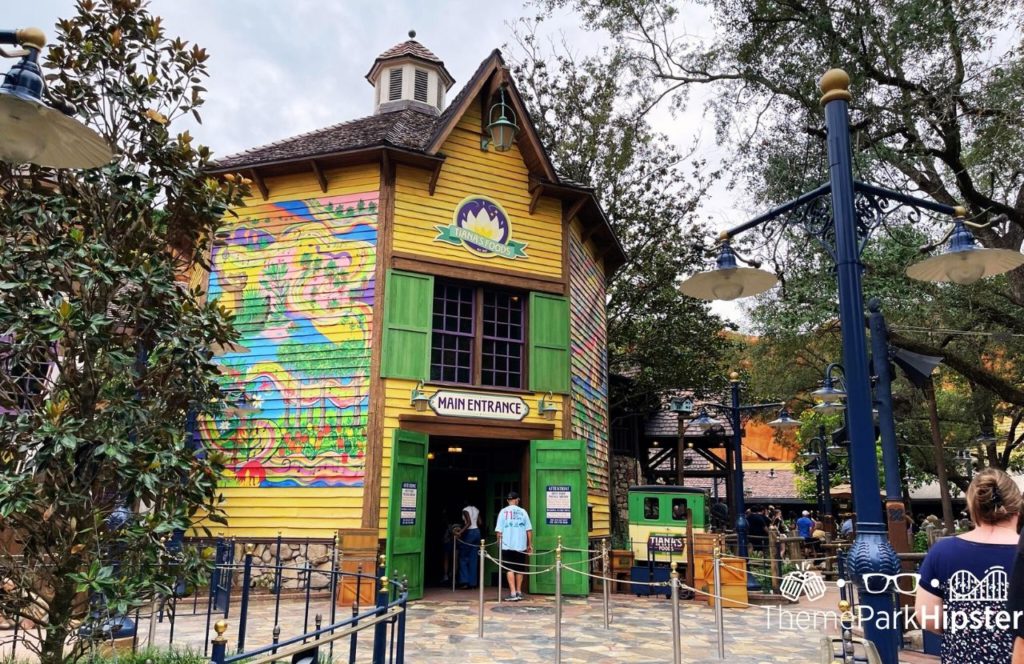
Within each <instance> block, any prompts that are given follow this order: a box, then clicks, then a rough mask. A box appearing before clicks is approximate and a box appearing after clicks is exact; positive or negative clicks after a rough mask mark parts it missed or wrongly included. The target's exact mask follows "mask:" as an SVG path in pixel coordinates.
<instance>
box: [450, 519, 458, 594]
mask: <svg viewBox="0 0 1024 664" xmlns="http://www.w3.org/2000/svg"><path fill="white" fill-rule="evenodd" d="M448 527H449V528H451V526H448ZM458 573H459V536H458V535H456V534H455V533H452V592H455V577H456V576H457V575H458Z"/></svg>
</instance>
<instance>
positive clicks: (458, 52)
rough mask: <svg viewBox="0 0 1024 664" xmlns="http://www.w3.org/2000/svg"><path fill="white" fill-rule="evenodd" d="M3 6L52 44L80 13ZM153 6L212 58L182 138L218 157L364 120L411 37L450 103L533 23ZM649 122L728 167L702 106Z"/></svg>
mask: <svg viewBox="0 0 1024 664" xmlns="http://www.w3.org/2000/svg"><path fill="white" fill-rule="evenodd" d="M4 4H5V5H7V6H5V7H4V10H3V12H2V16H3V25H0V28H4V29H7V28H22V27H29V26H36V27H40V28H42V29H43V30H44V31H45V32H46V33H47V37H48V38H51V39H52V38H53V34H54V29H53V25H54V23H55V22H56V20H57V19H58V18H59V17H67V16H71V15H73V14H74V13H75V12H74V2H73V0H32V1H30V2H13V1H8V2H4ZM150 7H151V10H152V11H153V13H155V14H157V15H160V16H163V17H164V19H165V23H164V25H165V27H166V29H167V34H168V35H171V36H180V37H182V38H183V39H185V40H187V41H190V42H194V43H198V44H199V45H200V46H203V47H205V48H206V49H207V51H208V52H209V53H210V60H209V63H208V64H209V71H210V78H209V80H208V81H207V82H206V83H205V86H206V87H207V88H208V92H207V93H206V103H205V104H204V106H203V108H202V109H201V111H200V113H201V114H202V117H203V124H202V125H200V126H196V127H190V128H189V129H190V131H191V132H192V134H193V135H194V136H195V137H196V138H197V139H198V140H199V141H200V142H202V143H204V144H206V145H208V146H210V148H211V149H212V150H213V151H214V153H215V154H216V155H219V156H226V155H229V154H232V153H234V152H238V151H241V150H244V149H246V148H249V147H254V146H256V145H262V144H264V143H268V142H271V141H274V140H277V139H280V138H285V137H288V136H293V135H295V134H299V133H302V132H305V131H310V130H313V129H317V128H319V127H323V126H326V125H330V124H334V123H337V122H342V121H345V120H350V119H353V118H358V117H362V116H365V115H369V114H370V113H372V112H373V96H372V91H373V89H372V88H371V87H370V84H369V83H368V82H367V81H366V79H365V78H364V77H365V75H366V72H367V71H369V69H370V66H371V65H372V64H373V60H374V58H375V57H376V56H377V55H378V54H379V53H381V52H382V51H384V50H385V49H387V48H389V47H391V46H393V45H394V44H397V43H399V42H402V41H404V40H405V39H407V38H408V37H407V33H408V31H409V30H410V29H414V30H416V39H417V41H419V42H421V43H422V44H423V45H424V46H426V47H427V48H429V49H431V50H432V51H433V52H434V53H436V54H437V55H438V57H440V58H441V59H442V60H444V62H445V66H446V67H447V68H448V70H449V71H450V72H451V74H452V76H454V77H455V81H456V82H455V86H454V87H453V88H452V90H451V91H450V93H449V99H451V98H452V97H453V96H454V95H455V93H456V92H457V91H458V90H459V89H461V87H462V85H463V84H465V82H466V81H467V79H468V78H469V77H470V75H471V74H472V73H473V72H474V71H475V70H476V68H477V66H478V65H479V64H480V62H481V61H482V60H483V59H484V58H485V57H487V55H488V54H489V53H490V52H491V50H492V49H494V48H496V47H502V46H503V45H504V44H506V43H507V42H508V41H509V26H510V24H512V23H514V22H515V21H516V20H517V19H518V18H519V17H521V16H532V15H533V14H535V12H534V11H530V10H529V8H524V6H523V5H522V4H521V3H520V2H519V1H518V0H510V1H509V2H505V3H486V4H485V3H481V2H478V1H471V0H433V1H430V2H425V1H423V0H400V1H398V0H384V1H381V0H376V1H368V0H287V1H282V0H152V1H151V3H150ZM685 20H686V28H687V32H688V33H689V34H701V33H706V31H708V30H710V29H711V28H710V26H709V23H708V21H707V20H706V17H705V16H702V15H700V14H693V15H690V16H687V17H686V19H685ZM546 25H547V28H548V29H550V30H552V31H555V30H560V31H563V32H564V33H565V34H566V35H567V37H568V39H569V41H570V43H573V44H579V46H578V48H579V51H580V52H581V53H586V52H588V51H589V50H590V49H591V48H592V47H593V46H594V45H595V41H594V39H595V37H594V35H593V34H591V33H586V35H585V36H584V33H582V32H581V31H580V30H579V28H578V27H577V26H576V25H575V17H574V16H573V15H572V14H570V13H564V14H562V15H559V16H556V17H555V18H554V21H553V22H550V23H548V24H546ZM581 37H582V38H581ZM653 118H654V123H655V125H656V127H657V129H659V130H660V131H662V132H664V133H665V134H667V135H668V136H669V137H670V138H671V139H672V140H673V141H675V142H676V143H678V144H679V145H680V146H683V147H686V146H689V145H690V144H692V142H693V141H694V140H695V139H697V140H699V142H700V154H701V155H702V156H704V157H706V158H708V160H709V161H710V162H711V163H712V165H714V164H717V163H718V162H719V161H721V160H722V159H724V158H726V154H725V153H724V151H723V150H721V149H720V148H718V146H717V145H715V142H714V134H713V130H712V127H711V123H710V122H708V121H707V120H705V118H704V117H703V109H702V104H701V103H700V100H699V99H696V100H694V103H692V104H691V108H690V109H689V110H688V111H687V112H686V113H685V114H682V115H677V116H676V117H672V116H671V115H670V114H669V113H668V112H667V110H666V111H663V112H659V113H656V114H655V115H654V116H653ZM750 211H751V210H749V209H745V208H740V207H738V206H737V201H736V197H735V195H734V194H729V193H727V192H725V191H724V190H723V189H720V190H717V191H715V192H713V195H712V196H711V197H710V198H709V199H708V200H707V201H706V203H705V205H704V207H703V209H702V210H701V215H702V216H704V217H706V218H707V219H709V220H711V223H712V224H713V225H715V226H716V227H724V226H728V225H732V224H735V223H738V222H740V221H743V220H744V219H745V218H746V217H747V216H748V214H749V213H750ZM714 309H715V310H716V311H718V312H719V313H722V314H723V315H725V316H727V317H729V318H731V319H734V320H737V321H740V320H741V319H742V318H743V316H742V313H741V312H740V310H739V308H738V307H737V306H736V305H735V304H730V303H716V304H715V305H714Z"/></svg>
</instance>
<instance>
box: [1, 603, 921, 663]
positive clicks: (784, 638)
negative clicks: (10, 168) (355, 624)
mask: <svg viewBox="0 0 1024 664" xmlns="http://www.w3.org/2000/svg"><path fill="white" fill-rule="evenodd" d="M477 597H478V595H477V594H476V593H474V592H472V591H460V592H456V593H452V592H451V591H434V592H431V593H428V595H427V597H426V598H425V599H423V600H420V601H417V602H413V603H412V604H411V605H410V607H409V614H408V622H407V629H408V631H407V639H406V643H407V646H406V661H407V662H409V664H420V663H433V662H437V663H440V662H452V661H457V662H464V663H467V664H471V663H475V662H516V663H520V662H521V663H535V662H536V663H541V662H543V663H545V664H549V663H550V662H554V660H555V637H554V632H555V624H554V616H555V606H554V598H552V597H546V596H545V597H541V596H528V597H527V599H526V600H525V601H523V602H518V603H508V602H502V603H500V604H499V603H497V602H496V601H494V592H493V591H490V590H489V591H488V596H487V601H486V603H485V607H484V638H483V639H481V638H479V637H478V636H477V629H478V610H479V604H478V602H477ZM832 599H833V598H831V597H830V598H827V599H823V600H822V601H821V602H816V603H815V605H814V606H806V607H804V606H792V607H789V609H790V610H792V611H799V610H800V609H806V610H807V612H808V613H807V614H806V615H809V616H811V617H812V619H813V616H816V615H818V616H820V614H819V613H817V611H821V610H828V609H829V608H831V607H833V606H835V602H834V601H832ZM329 607H330V604H329V602H328V600H327V598H326V597H324V598H321V599H319V600H317V601H315V602H314V604H313V606H312V607H311V610H310V613H309V618H308V619H309V625H310V629H312V625H313V621H314V617H315V615H316V613H317V612H322V613H323V615H324V622H325V623H326V622H327V619H328V617H329V610H330V608H329ZM186 608H187V609H189V610H190V609H191V604H188V605H187V606H186V605H183V606H182V607H181V610H180V613H179V618H178V620H177V621H176V624H175V628H174V630H175V631H174V639H173V645H174V647H175V648H186V647H187V648H190V649H194V650H197V651H199V652H202V651H203V647H204V645H205V643H206V642H207V640H208V639H209V638H210V637H211V636H212V634H211V633H210V632H208V631H207V625H206V615H205V613H204V614H202V615H197V616H190V615H189V616H186V615H182V614H184V613H185V612H186ZM344 611H347V610H342V609H339V610H338V614H337V619H338V620H340V619H342V617H343V615H345V613H344ZM602 611H603V605H602V599H601V595H600V593H595V594H593V595H591V596H590V597H589V598H572V599H566V600H565V603H564V609H563V621H562V661H563V662H566V664H568V663H570V662H585V663H586V664H606V663H613V662H635V663H637V664H640V663H648V662H649V663H659V664H664V663H665V662H671V661H672V641H671V615H672V608H671V604H670V602H669V601H668V600H666V599H663V598H646V597H642V598H637V597H634V596H632V595H613V596H612V603H611V613H612V625H611V629H610V630H608V631H606V630H605V629H604V624H603V617H602V615H603V614H602ZM772 611H774V613H769V611H768V610H767V608H766V607H751V608H747V609H725V610H724V614H725V625H726V639H725V650H726V660H725V661H727V662H729V664H761V663H768V664H790V663H792V664H813V663H815V662H818V661H820V655H819V647H820V646H819V638H820V636H821V635H822V634H823V633H824V631H825V630H827V629H828V625H827V623H825V622H824V621H823V622H822V623H821V624H818V625H813V624H812V625H810V626H808V625H807V624H802V625H797V624H795V623H794V622H792V620H791V619H790V621H787V620H786V619H785V617H783V616H780V614H779V612H778V611H779V610H778V609H777V608H775V607H773V608H772ZM237 612H238V607H237V605H233V606H232V607H231V611H230V612H229V615H228V619H227V622H228V625H229V627H228V632H227V637H228V644H229V653H230V652H233V651H234V649H235V646H236V645H237V638H238V635H237V629H238V622H237ZM274 613H275V606H274V604H273V603H272V602H254V603H253V605H252V606H251V607H250V620H249V627H248V634H247V637H246V650H252V649H253V648H256V647H258V646H260V645H264V644H267V643H270V641H271V631H272V628H273V624H274ZM218 617H219V616H215V617H214V620H216V619H217V618H218ZM305 619H306V616H305V611H304V603H303V602H302V601H301V600H291V601H288V602H287V603H283V604H282V605H281V607H280V616H279V619H278V622H279V624H280V625H281V631H282V637H283V638H287V637H288V636H289V635H293V634H296V633H301V631H302V627H303V622H304V620H305ZM140 622H141V624H140V626H139V627H140V629H139V639H140V642H141V643H144V642H145V641H146V638H147V635H148V621H147V620H146V619H145V618H143V619H142V620H141V621H140ZM787 622H788V624H787ZM681 628H682V648H683V657H682V659H683V661H684V662H687V663H689V664H711V663H718V662H721V661H723V660H720V659H718V656H717V652H718V649H717V636H716V630H715V622H714V612H713V610H712V609H710V608H709V607H708V606H707V605H705V604H703V603H701V602H683V603H682V604H681ZM7 634H8V635H9V632H8V633H7ZM169 640H170V625H169V623H168V622H166V621H165V622H164V623H162V624H159V625H158V626H157V631H156V638H155V640H154V641H155V643H156V645H157V646H158V647H165V646H166V645H167V644H168V642H169ZM371 643H372V634H370V633H368V632H364V633H363V634H361V635H360V638H359V646H358V658H357V661H359V662H368V661H369V659H370V646H371ZM325 649H326V648H325ZM4 650H6V651H7V652H9V648H7V649H5V648H0V651H4ZM2 654H3V653H2V652H0V656H2ZM22 654H23V653H22V652H19V655H22ZM334 657H335V660H336V661H347V659H348V639H345V640H343V641H339V642H338V643H336V645H335V649H334ZM289 659H290V658H288V659H285V660H284V661H286V662H287V661H288V660H289ZM905 661H907V662H910V661H915V662H916V661H927V660H913V659H909V658H908V659H906V660H905Z"/></svg>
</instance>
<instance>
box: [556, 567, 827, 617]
mask: <svg viewBox="0 0 1024 664" xmlns="http://www.w3.org/2000/svg"><path fill="white" fill-rule="evenodd" d="M571 571H572V572H573V573H575V574H580V575H582V576H588V577H590V578H592V579H601V580H602V581H604V582H606V583H608V582H615V583H628V584H631V585H636V586H655V587H660V588H664V587H667V586H670V585H671V583H670V582H668V581H657V582H651V583H648V582H644V581H626V580H624V579H610V578H608V577H604V576H601V575H599V574H588V573H587V572H582V571H580V570H571ZM679 587H680V588H681V589H683V590H689V591H691V592H693V593H695V594H697V595H702V596H704V597H712V598H714V599H715V600H716V601H725V602H730V603H732V604H734V605H735V604H739V605H742V606H743V608H753V609H762V610H764V611H767V612H769V613H770V612H771V610H772V609H774V608H776V607H774V606H764V605H762V604H750V603H749V602H741V601H739V600H737V599H733V598H731V597H723V596H720V595H715V594H714V593H710V592H707V591H704V590H700V589H698V588H694V587H693V586H689V585H687V584H685V583H683V582H682V581H680V582H679ZM800 611H801V612H802V613H805V614H808V615H810V614H815V615H818V616H822V617H833V616H835V615H836V614H834V613H829V612H827V611H820V610H816V609H800Z"/></svg>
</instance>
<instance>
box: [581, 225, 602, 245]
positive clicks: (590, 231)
mask: <svg viewBox="0 0 1024 664" xmlns="http://www.w3.org/2000/svg"><path fill="white" fill-rule="evenodd" d="M600 228H601V227H600V226H598V225H597V224H591V225H590V226H588V227H587V228H585V229H583V235H582V236H580V240H581V241H582V243H583V244H586V243H587V242H589V241H590V238H592V237H594V233H596V232H597V231H598V230H599V229H600Z"/></svg>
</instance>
